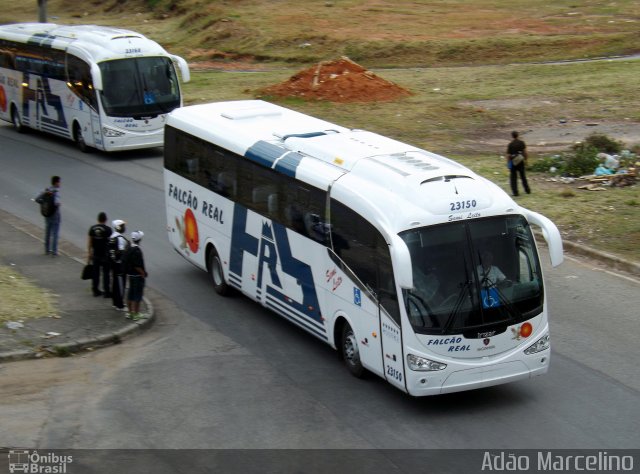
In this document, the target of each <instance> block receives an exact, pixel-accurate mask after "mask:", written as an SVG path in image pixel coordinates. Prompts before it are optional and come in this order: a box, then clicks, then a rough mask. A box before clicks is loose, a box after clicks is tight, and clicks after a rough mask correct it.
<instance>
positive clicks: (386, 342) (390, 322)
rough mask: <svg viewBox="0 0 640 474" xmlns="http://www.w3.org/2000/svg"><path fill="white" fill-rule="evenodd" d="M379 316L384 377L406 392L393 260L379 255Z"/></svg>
mask: <svg viewBox="0 0 640 474" xmlns="http://www.w3.org/2000/svg"><path fill="white" fill-rule="evenodd" d="M377 257H378V258H376V260H378V315H379V320H380V337H381V341H382V364H383V370H384V376H385V378H386V379H387V380H388V381H389V383H391V384H393V385H395V386H396V387H398V388H399V389H401V390H404V391H406V382H405V372H404V353H403V351H402V327H401V322H400V307H399V304H398V296H397V292H396V289H395V283H394V279H393V272H392V271H391V260H390V259H389V260H388V261H387V258H386V257H385V255H384V254H382V255H378V256H377Z"/></svg>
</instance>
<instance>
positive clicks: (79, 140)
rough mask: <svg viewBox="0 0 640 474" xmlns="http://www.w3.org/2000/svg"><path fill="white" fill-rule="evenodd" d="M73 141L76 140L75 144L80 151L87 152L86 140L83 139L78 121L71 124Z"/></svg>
mask: <svg viewBox="0 0 640 474" xmlns="http://www.w3.org/2000/svg"><path fill="white" fill-rule="evenodd" d="M73 141H75V142H76V146H77V147H78V149H79V150H80V151H81V152H82V153H88V152H89V147H88V146H87V142H85V141H84V137H83V136H82V129H81V128H80V124H79V123H78V122H76V123H75V124H74V125H73Z"/></svg>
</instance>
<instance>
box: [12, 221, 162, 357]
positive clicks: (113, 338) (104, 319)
mask: <svg viewBox="0 0 640 474" xmlns="http://www.w3.org/2000/svg"><path fill="white" fill-rule="evenodd" d="M42 232H43V231H42V229H41V228H39V227H38V226H35V225H33V224H30V223H28V222H26V221H24V220H22V219H20V218H18V217H16V216H13V215H12V214H9V213H7V212H5V211H3V210H0V264H2V265H5V266H9V267H11V268H12V269H13V270H15V271H16V272H18V273H20V274H21V275H23V276H25V277H26V278H28V279H29V280H30V281H31V282H32V283H33V284H35V285H36V286H38V287H40V288H42V289H43V291H48V292H49V293H50V294H52V295H53V296H54V299H55V306H56V308H57V312H56V314H53V315H51V314H43V315H42V317H38V318H33V319H24V320H22V319H20V318H19V315H16V318H15V321H11V322H12V323H15V324H11V325H10V326H12V327H13V328H10V327H8V325H7V324H4V323H3V324H2V325H1V326H0V362H4V361H16V360H24V359H37V358H42V357H48V356H67V355H71V354H74V353H79V352H83V351H91V350H93V349H95V348H98V347H102V346H105V345H111V344H117V343H120V342H121V341H123V340H124V339H126V338H128V337H132V336H135V335H136V334H139V333H141V332H142V331H144V330H145V329H147V328H148V327H150V326H151V325H152V324H153V322H154V320H155V311H154V307H153V304H152V302H151V301H150V300H149V299H148V298H146V297H145V299H144V302H143V304H142V307H141V309H142V312H143V313H144V314H145V316H146V317H145V319H141V320H139V321H132V320H130V319H127V318H125V314H126V313H124V312H122V311H117V310H116V309H115V308H113V307H112V302H111V299H110V298H103V297H94V296H93V293H92V292H91V283H90V282H89V281H83V280H82V279H81V278H80V274H81V272H82V268H83V265H84V255H83V254H84V251H83V250H82V249H79V248H77V247H75V246H73V245H72V244H70V243H69V242H64V241H61V242H60V245H59V256H57V257H53V256H50V255H44V251H43V250H44V246H43V240H42Z"/></svg>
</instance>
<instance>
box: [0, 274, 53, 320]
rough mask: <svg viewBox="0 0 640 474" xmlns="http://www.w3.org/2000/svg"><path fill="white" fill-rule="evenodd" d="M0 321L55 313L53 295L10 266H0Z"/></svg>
mask: <svg viewBox="0 0 640 474" xmlns="http://www.w3.org/2000/svg"><path fill="white" fill-rule="evenodd" d="M0 301H2V305H1V306H0V323H2V324H3V325H4V323H6V322H8V321H24V320H25V319H33V318H40V317H43V316H53V315H55V314H57V310H56V308H55V296H54V295H53V294H51V293H48V292H46V291H43V290H42V288H39V287H37V286H35V285H34V284H33V283H32V282H30V281H29V280H28V279H27V278H25V277H23V276H22V275H20V274H19V273H17V272H15V271H14V270H13V269H11V268H10V267H5V266H0Z"/></svg>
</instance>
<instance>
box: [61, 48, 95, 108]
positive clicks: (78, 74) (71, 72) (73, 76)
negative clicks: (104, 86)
mask: <svg viewBox="0 0 640 474" xmlns="http://www.w3.org/2000/svg"><path fill="white" fill-rule="evenodd" d="M67 81H68V83H69V84H70V87H71V89H72V90H73V91H74V92H75V93H76V94H77V95H78V96H79V97H80V98H81V99H82V100H83V101H85V102H87V103H88V104H89V105H90V106H91V107H92V108H94V109H97V108H98V99H97V97H96V91H95V89H94V88H93V81H92V80H91V70H90V68H89V65H88V64H87V63H85V62H84V61H83V60H81V59H80V58H76V57H75V56H71V55H67Z"/></svg>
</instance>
